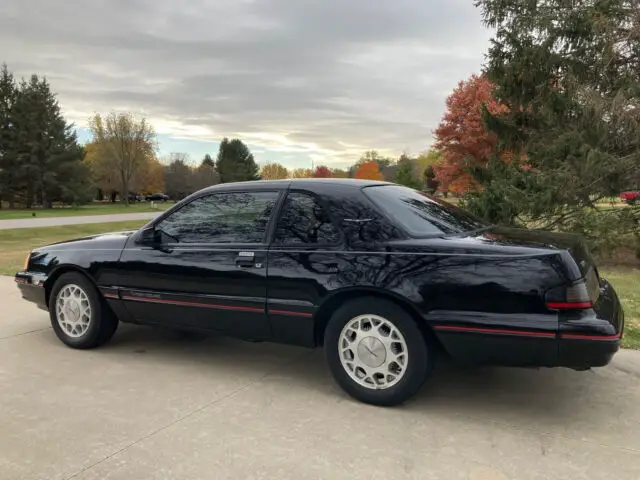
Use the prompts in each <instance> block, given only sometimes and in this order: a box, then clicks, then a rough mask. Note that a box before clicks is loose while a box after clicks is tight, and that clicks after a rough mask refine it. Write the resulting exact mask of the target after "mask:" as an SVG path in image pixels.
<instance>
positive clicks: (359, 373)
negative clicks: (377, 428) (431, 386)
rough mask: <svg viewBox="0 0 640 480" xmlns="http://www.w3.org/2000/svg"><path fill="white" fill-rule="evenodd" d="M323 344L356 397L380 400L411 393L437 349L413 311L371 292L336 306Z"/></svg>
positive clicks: (389, 402) (394, 400)
mask: <svg viewBox="0 0 640 480" xmlns="http://www.w3.org/2000/svg"><path fill="white" fill-rule="evenodd" d="M369 332H371V333H370V334H369ZM372 338H374V339H375V340H372ZM341 347H344V350H342V348H341ZM324 349H325V355H326V357H327V363H328V364H329V369H330V370H331V373H332V374H333V377H334V379H335V380H336V382H337V383H338V385H339V386H340V387H341V388H342V389H343V390H344V391H345V392H346V393H348V394H349V395H351V396H352V397H353V398H355V399H356V400H359V401H361V402H364V403H369V404H372V405H380V406H394V405H399V404H401V403H403V402H404V401H406V400H407V399H409V398H410V397H411V396H413V395H414V394H415V393H416V392H417V391H418V390H419V389H420V387H421V386H422V385H423V384H424V382H425V381H426V379H427V378H428V377H429V375H430V374H431V372H432V370H433V365H434V361H435V352H436V349H435V344H434V342H433V340H431V338H429V337H428V336H427V335H424V334H423V332H422V331H421V330H420V329H419V328H418V325H417V324H416V322H415V321H414V319H413V318H412V317H411V315H409V314H408V313H407V312H405V311H404V310H403V309H402V308H400V307H398V306H397V305H396V304H394V303H393V302H390V301H387V300H382V299H378V298H374V297H365V298H359V299H356V300H351V301H349V302H347V303H345V304H344V305H342V306H341V307H340V308H338V309H337V310H336V311H335V313H334V314H333V316H332V317H331V319H330V320H329V323H328V324H327V327H326V329H325V336H324ZM403 351H404V354H403V353H402V352H403ZM392 355H393V357H392ZM396 360H397V361H396ZM380 362H382V363H380ZM402 362H405V363H404V364H402ZM393 363H395V365H393ZM356 377H357V378H356Z"/></svg>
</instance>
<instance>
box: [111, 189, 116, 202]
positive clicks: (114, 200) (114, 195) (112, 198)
mask: <svg viewBox="0 0 640 480" xmlns="http://www.w3.org/2000/svg"><path fill="white" fill-rule="evenodd" d="M116 195H117V193H116V192H114V191H113V190H112V191H111V203H116Z"/></svg>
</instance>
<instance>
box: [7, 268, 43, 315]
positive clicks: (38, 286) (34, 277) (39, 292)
mask: <svg viewBox="0 0 640 480" xmlns="http://www.w3.org/2000/svg"><path fill="white" fill-rule="evenodd" d="M46 280H47V278H46V277H45V276H43V275H42V274H39V273H31V272H18V273H16V275H15V281H16V283H17V285H18V289H19V290H20V294H21V295H22V298H24V299H25V300H28V301H29V302H33V303H35V304H36V305H37V306H38V307H39V308H41V309H43V310H48V308H47V298H46V291H45V282H46Z"/></svg>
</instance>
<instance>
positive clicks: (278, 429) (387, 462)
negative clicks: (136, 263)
mask: <svg viewBox="0 0 640 480" xmlns="http://www.w3.org/2000/svg"><path fill="white" fill-rule="evenodd" d="M0 302H1V303H2V315H0V472H1V473H0V477H1V478H2V479H3V480H4V479H7V480H18V479H29V480H31V479H43V480H54V479H72V478H73V479H78V480H89V479H96V480H97V479H99V480H106V479H110V480H113V479H116V480H120V479H122V480H130V479H134V478H135V479H140V480H144V479H172V480H181V479H216V480H218V479H245V478H252V479H300V478H307V479H343V478H344V479H367V480H368V479H372V478H376V479H382V478H384V479H395V478H397V479H421V480H422V479H440V478H441V479H446V480H453V479H471V480H489V479H502V480H503V479H517V480H524V479H546V478H548V479H553V480H561V479H567V480H569V479H570V480H577V479H603V480H604V479H606V480H610V479H611V478H615V479H616V480H622V479H634V480H637V479H638V478H640V352H632V351H623V352H620V354H619V355H618V356H617V357H616V359H615V360H614V363H613V364H612V365H610V366H609V367H606V368H602V369H597V370H594V371H591V372H573V371H569V370H562V369H553V370H547V369H543V370H539V371H538V370H515V369H500V368H486V369H461V368H459V367H453V366H451V365H448V364H441V366H440V367H439V368H438V369H437V370H436V374H435V377H434V378H433V379H432V380H431V382H430V383H429V384H428V385H427V386H426V387H425V388H424V390H423V391H422V392H421V393H420V394H419V395H418V397H417V398H416V399H415V401H413V402H411V403H409V404H407V405H406V406H404V407H401V408H394V409H383V408H376V407H371V406H366V405H362V404H359V403H356V402H355V401H352V400H351V399H349V398H348V397H346V396H345V395H344V394H343V393H342V392H341V391H340V390H339V389H338V388H337V387H336V386H335V385H334V383H333V382H332V380H331V378H330V377H329V375H328V373H327V371H326V368H325V364H324V361H323V356H322V354H321V352H319V351H315V352H312V351H309V350H305V349H300V348H293V347H286V346H277V345H270V344H266V343H265V344H252V343H243V342H239V341H235V340H229V339H224V338H217V337H212V338H208V339H205V340H200V341H197V340H189V339H186V338H184V337H180V336H179V335H177V334H173V333H170V332H166V331H161V330H153V329H149V328H142V327H133V326H124V327H123V328H120V329H119V331H118V333H117V334H116V336H115V338H114V339H113V341H112V342H111V343H110V344H109V345H107V346H106V347H104V348H101V349H98V350H92V351H74V350H71V349H69V348H66V347H64V346H63V345H62V344H60V343H59V342H58V340H57V339H56V338H55V336H54V334H53V332H52V330H51V329H50V328H49V326H48V323H47V321H48V319H47V315H46V313H45V312H42V311H39V310H37V309H36V308H35V307H34V306H32V305H30V304H27V303H26V302H22V301H20V300H19V298H18V294H17V289H16V288H15V286H14V285H13V282H12V280H11V279H9V278H6V277H0Z"/></svg>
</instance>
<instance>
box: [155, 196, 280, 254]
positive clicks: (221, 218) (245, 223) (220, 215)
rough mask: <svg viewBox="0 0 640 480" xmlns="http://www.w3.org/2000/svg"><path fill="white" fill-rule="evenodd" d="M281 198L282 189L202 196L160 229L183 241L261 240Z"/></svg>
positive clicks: (182, 209)
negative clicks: (277, 190) (278, 190)
mask: <svg viewBox="0 0 640 480" xmlns="http://www.w3.org/2000/svg"><path fill="white" fill-rule="evenodd" d="M277 198H278V192H238V193H236V192H234V193H218V194H215V195H209V196H206V197H200V198H198V199H196V200H194V201H193V202H191V203H188V204H187V205H185V206H184V207H182V208H181V209H180V210H178V211H177V212H175V213H173V214H171V215H170V216H168V217H167V218H165V219H164V220H163V221H162V222H160V223H159V224H158V225H157V226H156V228H157V229H159V230H162V232H164V233H166V234H167V235H170V236H171V237H173V238H174V239H175V241H177V242H179V243H261V242H262V241H263V238H264V234H265V232H266V229H267V223H268V221H269V217H270V216H271V212H272V211H273V207H274V205H275V203H276V199H277Z"/></svg>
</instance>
